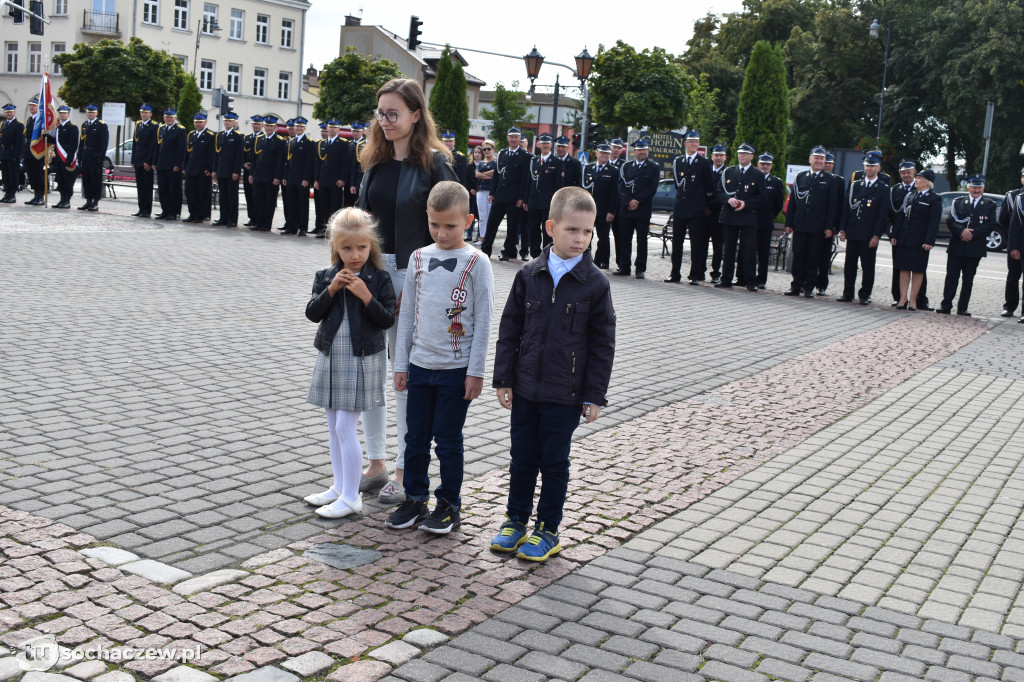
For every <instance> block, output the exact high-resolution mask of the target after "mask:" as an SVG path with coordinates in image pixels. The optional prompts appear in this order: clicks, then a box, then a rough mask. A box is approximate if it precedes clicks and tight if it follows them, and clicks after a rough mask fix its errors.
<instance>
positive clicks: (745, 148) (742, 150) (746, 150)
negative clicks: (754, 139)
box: [736, 142, 754, 154]
mask: <svg viewBox="0 0 1024 682" xmlns="http://www.w3.org/2000/svg"><path fill="white" fill-rule="evenodd" d="M736 152H737V153H738V154H753V153H754V148H753V147H752V146H750V145H749V144H747V143H746V142H744V143H743V144H741V145H740V146H739V147H737V148H736Z"/></svg>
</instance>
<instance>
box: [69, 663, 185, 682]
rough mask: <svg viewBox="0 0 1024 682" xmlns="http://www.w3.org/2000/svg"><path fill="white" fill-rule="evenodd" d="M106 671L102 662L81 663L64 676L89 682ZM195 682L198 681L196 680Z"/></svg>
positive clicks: (72, 667)
mask: <svg viewBox="0 0 1024 682" xmlns="http://www.w3.org/2000/svg"><path fill="white" fill-rule="evenodd" d="M107 671H108V668H107V664H106V663H104V662H103V661H82V662H81V663H77V664H75V665H73V666H71V667H70V668H68V669H66V670H65V671H64V674H65V675H70V676H71V677H74V678H75V679H78V680H90V679H92V678H94V677H98V676H99V675H102V674H103V673H105V672H107ZM197 682H199V681H198V680H197Z"/></svg>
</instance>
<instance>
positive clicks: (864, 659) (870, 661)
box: [850, 649, 927, 679]
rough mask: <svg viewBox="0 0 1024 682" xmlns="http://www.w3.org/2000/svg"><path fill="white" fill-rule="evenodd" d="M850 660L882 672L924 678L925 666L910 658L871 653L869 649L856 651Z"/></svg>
mask: <svg viewBox="0 0 1024 682" xmlns="http://www.w3.org/2000/svg"><path fill="white" fill-rule="evenodd" d="M850 660H851V661H854V662H855V663H863V664H865V665H870V666H874V667H876V668H880V669H882V670H892V671H893V672H898V673H902V674H904V675H909V676H911V677H915V678H916V679H921V678H922V677H923V676H924V673H925V669H926V668H927V666H926V665H925V664H924V663H922V662H921V661H915V660H913V659H911V658H907V657H904V656H896V655H893V654H888V653H883V652H881V651H873V650H871V649H856V650H855V651H854V652H853V656H851V657H850Z"/></svg>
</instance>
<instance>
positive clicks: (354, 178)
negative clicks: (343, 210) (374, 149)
mask: <svg viewBox="0 0 1024 682" xmlns="http://www.w3.org/2000/svg"><path fill="white" fill-rule="evenodd" d="M351 146H352V160H351V161H350V163H349V181H348V194H347V195H346V196H348V197H349V198H350V199H351V200H352V206H355V202H356V200H357V199H359V188H360V187H361V186H362V184H363V163H362V156H363V149H364V148H365V147H366V137H360V138H359V139H358V140H356V141H355V142H353V143H352V145H351Z"/></svg>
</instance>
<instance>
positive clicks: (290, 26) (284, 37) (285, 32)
mask: <svg viewBox="0 0 1024 682" xmlns="http://www.w3.org/2000/svg"><path fill="white" fill-rule="evenodd" d="M293 35H295V22H294V21H292V20H291V19H282V20H281V47H288V48H290V47H292V36H293Z"/></svg>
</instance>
